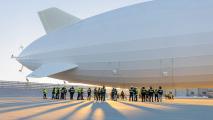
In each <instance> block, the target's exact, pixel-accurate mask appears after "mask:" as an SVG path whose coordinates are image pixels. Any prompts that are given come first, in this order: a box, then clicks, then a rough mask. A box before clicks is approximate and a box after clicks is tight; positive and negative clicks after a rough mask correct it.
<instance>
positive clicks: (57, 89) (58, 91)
mask: <svg viewBox="0 0 213 120" xmlns="http://www.w3.org/2000/svg"><path fill="white" fill-rule="evenodd" d="M59 95H60V88H59V87H57V88H56V99H59Z"/></svg>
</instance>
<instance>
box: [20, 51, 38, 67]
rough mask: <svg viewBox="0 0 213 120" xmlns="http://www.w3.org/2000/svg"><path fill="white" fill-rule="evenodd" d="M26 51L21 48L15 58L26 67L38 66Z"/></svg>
mask: <svg viewBox="0 0 213 120" xmlns="http://www.w3.org/2000/svg"><path fill="white" fill-rule="evenodd" d="M28 53H29V52H28V51H27V50H23V51H22V52H21V53H20V54H19V56H18V57H16V60H17V61H18V62H19V63H21V64H22V65H23V66H25V67H27V68H28V69H30V70H35V69H36V68H37V67H38V62H35V60H34V59H33V57H32V56H31V57H30V54H28Z"/></svg>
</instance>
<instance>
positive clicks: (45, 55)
mask: <svg viewBox="0 0 213 120" xmlns="http://www.w3.org/2000/svg"><path fill="white" fill-rule="evenodd" d="M212 12H213V2H212V1H211V0H207V1H205V2H204V1H202V0H197V1H194V0H183V1H179V0H174V1H171V0H156V1H151V2H147V3H141V4H136V5H132V6H128V7H125V8H120V9H117V10H113V11H110V12H107V13H103V14H101V15H97V16H94V17H91V18H88V19H85V20H82V21H80V22H77V23H76V21H75V24H72V25H69V26H66V27H64V28H60V29H58V30H54V31H51V32H50V33H48V34H47V35H45V36H43V37H41V38H40V39H38V40H36V41H35V42H33V43H32V44H31V45H30V46H28V47H27V48H26V49H25V50H24V51H23V52H22V53H21V54H20V57H19V59H18V61H19V62H20V63H22V64H23V65H24V66H26V67H28V68H29V69H31V70H32V71H34V73H35V74H32V76H33V75H38V76H49V77H53V78H58V79H64V80H68V81H71V82H77V83H87V84H97V85H109V86H118V87H128V86H131V85H134V86H149V85H152V86H159V85H162V86H165V87H173V88H174V87H175V88H180V87H213V47H212V46H213V40H212V39H213V22H212V21H213V16H212V14H211V13H212ZM75 20H76V19H75ZM54 64H57V65H54ZM61 66H62V67H61ZM66 66H70V69H69V67H66ZM48 68H49V69H48ZM57 70H58V71H57ZM45 72H46V73H47V74H43V73H45ZM53 73H54V74H53Z"/></svg>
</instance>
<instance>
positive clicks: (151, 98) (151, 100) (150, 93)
mask: <svg viewBox="0 0 213 120" xmlns="http://www.w3.org/2000/svg"><path fill="white" fill-rule="evenodd" d="M153 95H154V90H153V89H152V87H150V88H149V102H154V100H153Z"/></svg>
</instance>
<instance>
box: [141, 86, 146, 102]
mask: <svg viewBox="0 0 213 120" xmlns="http://www.w3.org/2000/svg"><path fill="white" fill-rule="evenodd" d="M141 99H142V102H145V101H146V89H145V87H142V88H141Z"/></svg>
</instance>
